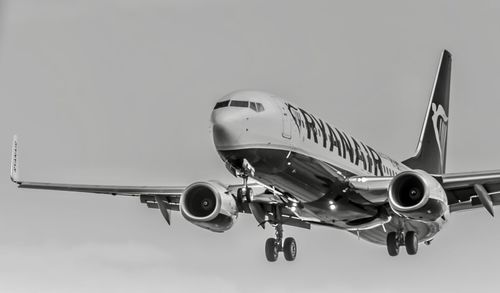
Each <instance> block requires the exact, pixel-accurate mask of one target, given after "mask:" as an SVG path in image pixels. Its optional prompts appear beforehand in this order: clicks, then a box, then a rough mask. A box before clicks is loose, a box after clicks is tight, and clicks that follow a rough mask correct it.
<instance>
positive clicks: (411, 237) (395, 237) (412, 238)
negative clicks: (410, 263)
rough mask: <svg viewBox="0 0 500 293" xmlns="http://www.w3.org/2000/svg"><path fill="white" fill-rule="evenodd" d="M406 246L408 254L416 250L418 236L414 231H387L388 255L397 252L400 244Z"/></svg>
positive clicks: (414, 252)
mask: <svg viewBox="0 0 500 293" xmlns="http://www.w3.org/2000/svg"><path fill="white" fill-rule="evenodd" d="M403 245H404V246H405V247H406V252H407V253H408V254H409V255H415V254H417V251H418V237H417V233H415V231H408V232H406V234H404V233H403V232H389V233H388V234H387V252H389V255H390V256H396V255H398V254H399V247H400V246H403Z"/></svg>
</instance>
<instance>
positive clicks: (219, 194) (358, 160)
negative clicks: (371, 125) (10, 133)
mask: <svg viewBox="0 0 500 293" xmlns="http://www.w3.org/2000/svg"><path fill="white" fill-rule="evenodd" d="M451 63H452V56H451V54H450V52H449V51H447V50H444V51H443V52H442V55H441V60H440V63H439V66H438V70H437V73H436V77H435V80H434V86H433V89H432V93H431V96H430V100H429V104H428V108H427V112H426V114H425V118H424V122H423V126H422V130H421V133H420V137H419V140H418V144H417V148H416V153H415V155H414V156H413V157H411V158H409V159H407V160H404V161H402V162H398V161H396V160H393V159H391V158H390V157H389V156H387V155H385V154H383V153H381V152H378V151H376V150H375V149H373V148H372V147H370V146H369V145H368V144H366V143H364V142H362V141H360V140H358V139H356V138H354V137H352V136H350V135H349V134H347V133H346V132H344V131H342V130H340V129H338V128H336V127H335V126H334V124H330V123H329V122H326V121H325V120H323V119H321V118H319V117H318V116H315V115H313V114H312V113H311V112H308V111H306V110H305V109H303V108H301V107H299V106H297V105H294V104H292V103H290V102H288V101H286V100H285V99H283V98H281V97H279V96H277V95H273V94H270V93H266V92H262V91H251V90H244V91H235V92H232V93H230V94H227V95H225V96H224V97H222V98H221V99H220V100H219V101H217V103H216V104H215V107H214V108H213V111H212V113H211V124H212V136H213V141H214V144H215V147H216V150H217V153H218V155H219V156H220V158H221V160H222V161H223V162H224V164H225V167H226V169H227V170H228V171H229V172H230V173H231V174H232V175H233V176H235V177H236V178H238V180H241V181H240V182H241V183H240V184H236V185H227V184H223V183H221V182H219V181H216V180H208V181H199V182H194V183H192V184H190V185H189V186H112V185H81V184H59V183H44V182H29V181H23V180H21V179H20V177H19V168H18V165H19V157H18V148H19V143H18V139H17V137H16V136H14V141H13V146H12V160H11V174H10V176H11V180H12V181H13V182H15V183H16V184H17V185H18V187H19V188H30V189H45V190H59V191H72V192H88V193H97V194H111V195H121V196H135V197H139V199H140V202H141V203H143V204H145V205H146V206H147V207H148V208H155V209H159V210H160V212H161V214H162V215H163V217H164V219H165V220H166V222H167V223H168V224H169V225H170V222H171V212H172V211H179V212H180V213H181V215H182V216H183V217H184V218H185V219H186V220H187V221H189V222H191V223H193V224H195V225H197V226H199V227H201V228H205V229H208V230H210V231H213V232H224V231H227V230H229V229H230V228H232V227H233V225H234V223H235V222H236V220H237V218H238V216H239V214H252V215H253V216H254V217H255V219H256V221H257V223H258V224H259V226H261V227H262V228H264V227H265V226H266V224H267V225H269V226H271V227H273V228H274V229H275V237H272V238H269V239H267V240H266V242H265V256H266V259H267V260H268V261H270V262H274V261H276V260H277V259H278V256H279V254H280V253H283V255H284V258H285V260H287V261H293V260H295V258H296V255H297V244H296V241H295V239H294V238H292V237H287V238H284V232H283V226H284V225H289V226H294V227H299V228H304V229H310V228H311V226H314V225H321V226H327V227H331V228H336V229H340V230H345V231H347V232H349V233H352V234H354V235H357V236H358V238H360V239H364V240H366V241H369V242H371V243H374V244H378V245H383V246H386V248H387V252H388V254H389V255H390V256H396V255H398V254H399V250H400V247H403V246H404V247H405V248H406V252H407V254H409V255H415V254H417V251H418V247H419V244H420V243H425V244H427V245H429V244H430V243H431V241H432V240H433V239H434V238H435V236H436V235H437V233H438V232H439V231H440V230H441V229H442V228H443V226H444V225H445V224H446V223H447V221H448V220H449V219H450V214H452V213H454V212H457V211H462V210H469V209H475V208H481V207H484V208H485V209H486V210H487V212H489V213H490V214H491V215H492V216H494V209H493V206H495V205H498V204H500V170H497V171H483V172H465V173H446V172H445V171H446V169H445V167H446V147H447V130H448V118H449V116H448V114H449V96H450V77H451Z"/></svg>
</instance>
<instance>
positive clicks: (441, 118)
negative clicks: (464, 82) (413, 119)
mask: <svg viewBox="0 0 500 293" xmlns="http://www.w3.org/2000/svg"><path fill="white" fill-rule="evenodd" d="M450 76H451V54H450V52H448V51H447V50H444V51H443V55H442V57H441V62H440V64H439V68H438V71H437V74H436V79H435V81H434V88H433V89H432V94H431V99H430V101H429V108H428V109H427V114H426V115H425V120H424V125H423V126H422V132H421V133H420V139H419V141H418V146H417V152H416V154H415V156H413V157H412V158H409V159H408V160H406V161H404V162H403V164H405V165H406V166H408V167H410V168H413V169H421V170H424V171H426V172H429V173H431V174H443V173H444V172H445V167H446V141H447V134H448V109H449V107H448V106H449V100H450Z"/></svg>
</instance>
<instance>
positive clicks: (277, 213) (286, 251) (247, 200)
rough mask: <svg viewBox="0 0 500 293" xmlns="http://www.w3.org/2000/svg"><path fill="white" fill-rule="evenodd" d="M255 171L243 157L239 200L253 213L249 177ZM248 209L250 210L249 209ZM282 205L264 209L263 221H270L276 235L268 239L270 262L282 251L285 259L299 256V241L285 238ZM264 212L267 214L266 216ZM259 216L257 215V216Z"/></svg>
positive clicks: (267, 252) (267, 253) (267, 256)
mask: <svg viewBox="0 0 500 293" xmlns="http://www.w3.org/2000/svg"><path fill="white" fill-rule="evenodd" d="M254 173H255V169H254V168H253V167H252V165H250V163H249V162H248V161H247V160H246V159H243V164H242V168H241V170H240V173H239V174H238V176H239V177H241V178H242V179H243V186H242V187H241V188H238V190H237V192H236V199H237V202H238V203H239V204H240V205H241V206H242V208H243V209H244V210H245V212H249V213H251V212H252V211H251V209H250V204H251V203H252V195H253V191H252V189H251V188H249V187H248V177H249V176H253V175H254ZM247 209H248V210H247ZM281 209H282V207H281V206H278V205H272V206H271V209H270V210H268V211H262V217H263V220H264V219H266V220H264V221H263V222H262V223H259V224H262V225H263V224H264V223H266V222H268V223H269V224H270V225H272V226H273V227H274V229H275V237H274V238H268V239H267V240H266V246H265V253H266V258H267V260H268V261H270V262H275V261H276V260H277V259H278V255H279V253H280V252H283V255H284V256H285V259H286V260H287V261H293V260H295V257H296V256H297V243H296V242H295V239H293V238H292V237H287V238H285V239H283V221H282V217H281ZM264 214H266V216H265V217H264ZM256 218H257V217H256Z"/></svg>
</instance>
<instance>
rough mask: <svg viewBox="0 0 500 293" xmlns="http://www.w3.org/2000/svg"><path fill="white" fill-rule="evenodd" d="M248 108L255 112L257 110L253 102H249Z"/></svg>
mask: <svg viewBox="0 0 500 293" xmlns="http://www.w3.org/2000/svg"><path fill="white" fill-rule="evenodd" d="M250 109H252V110H254V111H255V112H257V106H256V105H255V103H254V102H250Z"/></svg>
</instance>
